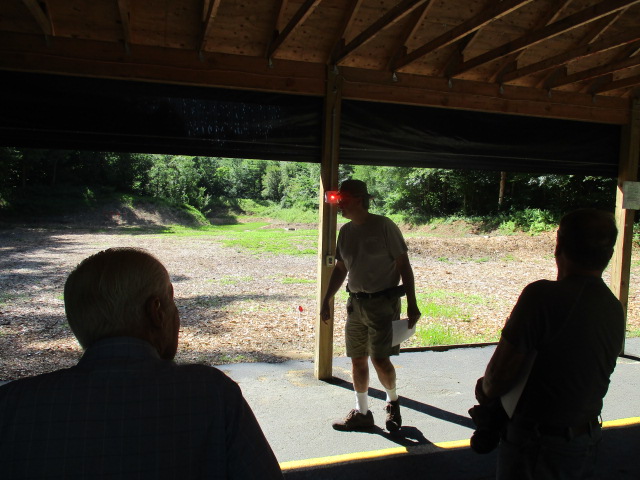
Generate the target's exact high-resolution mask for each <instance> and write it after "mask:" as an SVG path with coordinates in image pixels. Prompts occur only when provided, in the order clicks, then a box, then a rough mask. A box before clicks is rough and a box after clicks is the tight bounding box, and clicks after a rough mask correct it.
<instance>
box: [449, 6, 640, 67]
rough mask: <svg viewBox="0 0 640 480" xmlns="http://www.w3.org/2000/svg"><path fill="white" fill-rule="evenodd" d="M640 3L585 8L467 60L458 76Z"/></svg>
mask: <svg viewBox="0 0 640 480" xmlns="http://www.w3.org/2000/svg"><path fill="white" fill-rule="evenodd" d="M639 2H640V0H604V1H602V2H600V3H598V4H597V5H594V6H592V7H589V8H585V9H584V10H582V11H580V12H578V13H575V14H573V15H569V16H568V17H565V18H563V19H562V20H559V21H557V22H554V23H552V24H550V25H547V26H546V27H543V28H541V29H539V30H537V31H535V32H532V33H530V34H528V35H525V36H523V37H520V38H518V39H516V40H513V41H511V42H507V43H505V44H504V45H501V46H500V47H497V48H494V49H493V50H489V51H488V52H486V53H483V54H482V55H478V56H477V57H475V58H472V59H470V60H467V61H466V62H464V63H463V64H462V65H461V66H460V68H459V69H458V71H457V72H456V75H459V74H461V73H463V72H466V71H468V70H471V69H472V68H475V67H478V66H480V65H483V64H485V63H488V62H492V61H494V60H497V59H499V58H504V57H506V56H507V55H510V54H512V53H515V52H519V51H521V50H523V49H525V48H527V47H531V46H533V45H536V44H538V43H540V42H543V41H545V40H549V39H551V38H553V37H555V36H557V35H560V34H562V33H565V32H568V31H570V30H573V29H575V28H578V27H580V26H582V25H585V24H587V23H591V22H593V21H596V20H598V19H599V18H602V17H604V16H607V15H610V14H611V13H613V12H617V11H618V10H622V9H625V8H627V7H629V6H631V5H634V4H636V3H639Z"/></svg>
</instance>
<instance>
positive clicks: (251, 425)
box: [0, 337, 282, 480]
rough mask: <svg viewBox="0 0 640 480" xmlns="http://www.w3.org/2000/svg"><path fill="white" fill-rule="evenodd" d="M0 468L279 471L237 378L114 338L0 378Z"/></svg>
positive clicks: (8, 472)
mask: <svg viewBox="0 0 640 480" xmlns="http://www.w3.org/2000/svg"><path fill="white" fill-rule="evenodd" d="M0 476H1V477H2V478H3V479H4V480H9V479H13V478H20V479H29V478H34V479H35V478H37V479H48V478H60V479H73V478H83V479H84V478H91V479H101V478H105V479H106V478H110V479H111V478H113V479H134V478H135V479H146V478H153V479H165V478H166V479H170V478H175V479H179V480H185V479H191V478H216V479H217V478H219V479H226V478H237V479H245V478H246V479H253V478H255V479H258V478H259V479H275V478H278V479H281V478H282V473H281V471H280V467H279V465H278V462H277V460H276V458H275V456H274V454H273V452H272V450H271V448H270V447H269V444H268V443H267V440H266V439H265V437H264V434H263V433H262V430H261V429H260V426H259V425H258V422H257V420H256V418H255V416H254V414H253V412H252V411H251V408H250V407H249V405H248V404H247V402H246V401H245V399H244V397H243V396H242V393H241V391H240V387H238V385H237V384H236V383H235V382H233V381H232V380H231V379H230V378H229V377H227V376H226V375H225V374H224V373H222V372H221V371H219V370H218V369H216V368H212V367H207V366H203V365H181V366H178V365H176V364H174V363H173V362H170V361H164V360H162V359H160V358H159V356H158V354H157V352H156V350H155V349H154V348H153V347H152V346H151V345H150V344H148V343H147V342H144V341H142V340H137V339H134V338H128V337H126V338H125V337H123V338H112V339H105V340H102V341H100V342H97V343H96V344H94V345H93V346H91V347H90V348H88V349H87V350H86V352H85V353H84V355H83V357H82V358H81V359H80V362H78V365H76V366H75V367H72V368H69V369H64V370H59V371H56V372H52V373H48V374H44V375H39V376H36V377H30V378H25V379H21V380H16V381H13V382H10V383H8V384H6V385H4V386H2V387H0Z"/></svg>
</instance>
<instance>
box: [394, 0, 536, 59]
mask: <svg viewBox="0 0 640 480" xmlns="http://www.w3.org/2000/svg"><path fill="white" fill-rule="evenodd" d="M532 1H533V0H504V1H503V2H501V3H493V2H492V6H491V7H489V8H486V9H485V10H483V11H482V12H480V13H479V14H477V15H476V16H474V17H473V18H471V19H469V20H467V21H466V22H464V23H461V24H460V25H458V26H457V27H454V28H452V29H451V30H449V31H448V32H445V33H444V34H442V35H440V36H439V37H436V38H434V39H433V40H431V41H429V42H427V43H425V44H424V45H422V46H421V47H418V48H416V49H415V50H413V51H412V52H410V53H408V54H407V55H405V56H403V57H402V58H400V59H399V60H398V61H397V62H396V63H395V65H393V70H399V69H400V68H402V67H406V66H407V65H409V64H410V63H413V62H415V61H416V60H418V59H419V58H422V57H424V56H425V55H427V54H428V53H431V52H433V51H435V50H438V49H440V48H443V47H446V46H447V45H451V44H452V43H455V42H457V41H458V40H461V39H463V38H465V37H466V36H468V35H469V34H470V33H473V32H475V31H476V30H479V29H481V28H482V27H484V26H485V25H487V24H488V23H491V22H492V21H494V20H497V19H498V18H501V17H504V16H505V15H508V14H509V13H511V12H513V11H514V10H517V9H518V8H520V7H522V6H524V5H526V4H528V3H531V2H532Z"/></svg>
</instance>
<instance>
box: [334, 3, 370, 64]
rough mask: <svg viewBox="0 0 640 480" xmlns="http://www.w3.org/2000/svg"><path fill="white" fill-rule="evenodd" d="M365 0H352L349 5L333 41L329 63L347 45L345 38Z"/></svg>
mask: <svg viewBox="0 0 640 480" xmlns="http://www.w3.org/2000/svg"><path fill="white" fill-rule="evenodd" d="M362 2H363V0H351V2H350V3H349V6H348V7H347V9H346V11H345V14H344V15H343V18H342V25H341V26H340V30H339V32H338V35H337V37H336V41H335V42H333V48H332V49H331V54H330V55H329V58H328V59H327V63H328V64H331V63H333V62H334V59H335V58H336V56H337V55H338V52H339V51H340V49H342V48H343V47H344V45H345V38H347V36H348V35H349V32H350V30H351V28H353V22H354V19H355V16H356V13H358V10H359V9H360V5H362Z"/></svg>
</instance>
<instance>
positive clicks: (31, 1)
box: [22, 0, 55, 37]
mask: <svg viewBox="0 0 640 480" xmlns="http://www.w3.org/2000/svg"><path fill="white" fill-rule="evenodd" d="M22 3H23V4H24V6H25V7H27V8H28V9H29V12H31V15H33V18H34V19H35V21H36V23H37V24H38V26H39V27H40V29H41V30H42V33H44V34H45V35H47V36H50V37H53V36H54V35H55V31H54V28H53V22H52V21H51V18H50V17H49V15H48V14H47V12H46V11H45V10H44V9H43V8H42V6H41V5H40V3H39V2H38V1H37V0H22Z"/></svg>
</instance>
